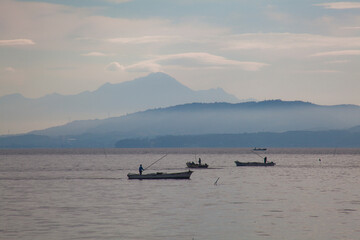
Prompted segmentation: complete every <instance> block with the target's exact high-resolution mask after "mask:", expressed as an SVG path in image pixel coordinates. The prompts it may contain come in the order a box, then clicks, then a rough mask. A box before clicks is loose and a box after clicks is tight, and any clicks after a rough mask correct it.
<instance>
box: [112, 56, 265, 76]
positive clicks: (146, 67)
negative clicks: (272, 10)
mask: <svg viewBox="0 0 360 240" xmlns="http://www.w3.org/2000/svg"><path fill="white" fill-rule="evenodd" d="M267 65H269V64H266V63H262V62H251V61H238V60H231V59H227V58H225V57H222V56H217V55H213V54H209V53H204V52H190V53H179V54H170V55H162V56H157V57H154V58H152V59H150V60H146V61H141V62H138V63H136V64H132V65H128V66H123V65H121V64H120V63H117V62H116V63H111V64H110V65H108V67H107V68H106V69H107V70H112V71H114V70H125V71H139V72H154V71H161V70H162V68H163V67H166V66H173V67H181V68H194V67H195V68H229V67H233V68H240V69H242V70H244V71H259V70H260V69H261V68H262V67H265V66H267Z"/></svg>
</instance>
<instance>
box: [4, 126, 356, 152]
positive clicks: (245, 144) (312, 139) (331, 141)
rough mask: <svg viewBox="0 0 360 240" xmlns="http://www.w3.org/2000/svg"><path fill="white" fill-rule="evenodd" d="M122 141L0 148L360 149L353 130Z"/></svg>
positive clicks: (54, 140)
mask: <svg viewBox="0 0 360 240" xmlns="http://www.w3.org/2000/svg"><path fill="white" fill-rule="evenodd" d="M359 127H360V126H359ZM359 127H358V128H359ZM119 137H121V136H119V135H117V134H116V133H108V134H82V135H78V136H67V137H59V136H57V137H49V136H41V135H34V134H27V135H18V136H8V137H4V136H3V137H0V148H113V147H117V148H251V149H252V148H254V147H267V148H360V132H359V131H353V130H352V129H347V130H330V131H289V132H283V133H270V132H260V133H242V134H204V135H181V136H174V135H168V136H159V137H154V138H131V139H122V140H118V139H119Z"/></svg>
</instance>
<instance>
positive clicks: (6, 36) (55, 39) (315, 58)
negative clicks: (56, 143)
mask: <svg viewBox="0 0 360 240" xmlns="http://www.w3.org/2000/svg"><path fill="white" fill-rule="evenodd" d="M158 71H160V72H165V73H167V74H169V75H170V76H172V77H174V78H175V79H177V80H178V81H179V82H181V83H182V84H184V85H186V86H187V87H189V88H191V89H194V90H204V89H210V88H223V89H224V90H225V91H227V92H228V93H230V94H233V95H235V96H236V97H237V98H239V99H249V98H254V99H257V100H259V101H260V100H269V99H283V100H302V101H309V102H313V103H317V104H322V105H334V104H356V105H360V94H359V90H360V1H347V2H339V1H326V0H325V1H322V0H318V1H313V0H301V1H291V0H191V1H190V0H152V1H148V0H87V1H84V0H42V1H40V0H39V1H31V0H22V1H20V0H18V1H17V0H1V2H0V96H5V95H8V94H13V93H20V94H22V95H24V96H25V97H28V98H38V97H42V96H45V95H47V94H52V93H59V94H63V95H69V94H78V93H80V92H83V91H94V90H96V89H97V88H99V87H100V86H102V85H103V84H105V83H107V82H110V83H120V82H125V81H129V80H133V79H134V78H137V77H142V76H146V75H148V74H149V73H151V72H158Z"/></svg>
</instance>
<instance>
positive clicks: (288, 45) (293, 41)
mask: <svg viewBox="0 0 360 240" xmlns="http://www.w3.org/2000/svg"><path fill="white" fill-rule="evenodd" d="M229 38H230V39H231V40H228V41H227V42H224V47H225V49H238V50H252V49H270V50H271V49H276V50H281V49H284V50H287V49H299V48H322V47H339V46H347V47H360V37H332V36H322V35H316V34H306V33H304V34H295V33H250V34H239V35H233V36H231V37H229Z"/></svg>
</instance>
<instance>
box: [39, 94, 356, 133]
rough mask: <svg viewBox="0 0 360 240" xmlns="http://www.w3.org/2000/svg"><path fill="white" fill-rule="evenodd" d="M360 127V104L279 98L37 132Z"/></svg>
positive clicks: (193, 107) (80, 123) (184, 107)
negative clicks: (284, 99)
mask: <svg viewBox="0 0 360 240" xmlns="http://www.w3.org/2000/svg"><path fill="white" fill-rule="evenodd" d="M359 124H360V107H359V106H353V105H337V106H320V105H315V104H312V103H307V102H300V101H294V102H285V101H280V100H273V101H263V102H247V103H238V104H230V103H209V104H205V103H192V104H184V105H178V106H173V107H167V108H158V109H152V110H147V111H143V112H138V113H134V114H129V115H126V116H122V117H116V118H108V119H104V120H92V121H75V122H72V123H69V124H66V125H63V126H58V127H54V128H49V129H45V130H41V131H33V132H32V133H33V134H38V135H47V136H66V135H80V134H108V133H112V134H117V135H118V136H119V140H120V139H125V138H139V137H140V138H147V137H156V136H161V135H200V134H235V133H256V132H285V131H300V130H301V131H303V130H307V131H308V130H311V131H313V130H332V129H346V128H350V127H353V126H357V125H359Z"/></svg>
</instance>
